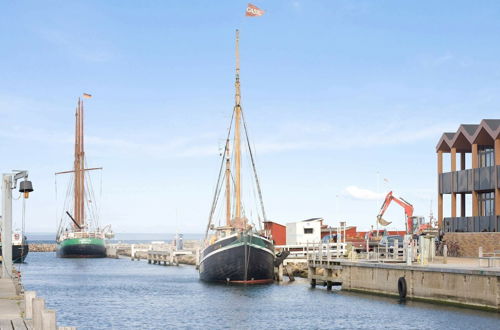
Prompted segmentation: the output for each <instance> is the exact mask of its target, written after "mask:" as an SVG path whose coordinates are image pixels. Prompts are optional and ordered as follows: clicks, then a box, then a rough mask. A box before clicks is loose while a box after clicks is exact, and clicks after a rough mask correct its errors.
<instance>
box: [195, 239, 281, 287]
mask: <svg viewBox="0 0 500 330" xmlns="http://www.w3.org/2000/svg"><path fill="white" fill-rule="evenodd" d="M199 271H200V279H201V280H202V281H206V282H224V283H235V284H264V283H271V282H273V275H274V246H273V245H272V243H271V242H270V241H267V240H264V239H263V238H261V237H259V236H255V235H243V236H242V237H234V238H233V239H231V238H230V239H227V240H225V241H224V240H223V241H219V242H215V243H214V244H212V245H210V246H208V247H207V248H206V249H205V250H204V251H203V253H202V259H201V261H200V265H199Z"/></svg>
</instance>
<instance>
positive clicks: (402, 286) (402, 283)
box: [398, 277, 406, 299]
mask: <svg viewBox="0 0 500 330" xmlns="http://www.w3.org/2000/svg"><path fill="white" fill-rule="evenodd" d="M398 292H399V298H401V299H404V298H406V279H405V278H404V277H400V278H399V279H398Z"/></svg>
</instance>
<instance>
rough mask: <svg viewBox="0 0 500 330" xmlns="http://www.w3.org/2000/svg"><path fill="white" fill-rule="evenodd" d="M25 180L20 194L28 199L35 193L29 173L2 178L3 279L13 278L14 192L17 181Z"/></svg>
mask: <svg viewBox="0 0 500 330" xmlns="http://www.w3.org/2000/svg"><path fill="white" fill-rule="evenodd" d="M19 179H24V181H21V184H20V185H19V192H21V193H23V194H24V198H28V196H29V193H30V192H32V191H33V186H32V184H31V181H28V180H27V179H28V171H16V173H4V174H3V176H2V197H3V198H2V236H1V237H2V270H3V271H2V277H3V278H10V277H12V190H13V189H16V186H17V181H18V180H19Z"/></svg>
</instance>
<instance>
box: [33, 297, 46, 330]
mask: <svg viewBox="0 0 500 330" xmlns="http://www.w3.org/2000/svg"><path fill="white" fill-rule="evenodd" d="M44 309H45V300H43V298H34V299H33V328H34V329H37V330H38V329H42V312H43V310H44Z"/></svg>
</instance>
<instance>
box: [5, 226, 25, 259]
mask: <svg viewBox="0 0 500 330" xmlns="http://www.w3.org/2000/svg"><path fill="white" fill-rule="evenodd" d="M28 252H29V246H28V242H27V241H26V236H24V235H23V234H22V232H20V231H15V232H14V233H13V234H12V262H14V263H23V262H24V259H26V256H27V255H28ZM1 256H2V240H1V239H0V257H1ZM1 263H2V261H1V258H0V264H1Z"/></svg>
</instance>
